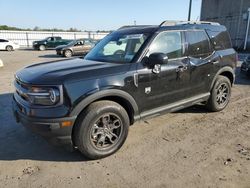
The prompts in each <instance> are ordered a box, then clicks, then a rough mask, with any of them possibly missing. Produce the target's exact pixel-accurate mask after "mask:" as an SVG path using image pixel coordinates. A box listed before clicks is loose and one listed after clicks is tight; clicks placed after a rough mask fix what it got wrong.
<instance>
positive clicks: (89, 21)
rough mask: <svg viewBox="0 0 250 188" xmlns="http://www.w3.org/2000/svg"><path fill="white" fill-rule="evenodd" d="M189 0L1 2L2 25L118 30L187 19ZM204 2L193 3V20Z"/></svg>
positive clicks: (195, 0)
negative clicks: (135, 25)
mask: <svg viewBox="0 0 250 188" xmlns="http://www.w3.org/2000/svg"><path fill="white" fill-rule="evenodd" d="M188 6H189V0H88V1H85V0H0V25H9V26H16V27H20V28H34V27H35V26H38V27H40V28H60V29H69V28H71V27H73V28H77V29H81V30H114V29H117V28H119V27H120V26H122V25H128V24H134V21H135V20H136V23H137V24H160V22H162V21H163V20H187V16H188ZM200 7H201V0H193V6H192V20H197V19H199V17H200Z"/></svg>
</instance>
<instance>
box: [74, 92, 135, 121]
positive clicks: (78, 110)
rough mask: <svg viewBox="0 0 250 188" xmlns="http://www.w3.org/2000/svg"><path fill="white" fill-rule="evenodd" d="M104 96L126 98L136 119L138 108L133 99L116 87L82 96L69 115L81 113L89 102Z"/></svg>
mask: <svg viewBox="0 0 250 188" xmlns="http://www.w3.org/2000/svg"><path fill="white" fill-rule="evenodd" d="M104 97H120V98H122V99H124V100H126V101H127V102H129V104H130V105H131V107H132V108H133V111H134V117H135V119H137V117H138V116H139V110H138V106H137V103H136V101H135V99H134V98H133V97H132V96H131V95H130V94H129V93H127V92H125V91H122V90H118V89H108V90H102V91H98V92H96V93H94V94H92V95H90V96H88V97H86V98H84V99H83V100H82V101H81V102H79V103H78V104H77V105H76V106H75V107H74V109H73V110H72V111H71V113H70V116H78V115H79V114H80V113H81V111H82V110H83V109H84V108H86V107H87V106H88V105H89V104H91V103H92V102H94V101H96V100H98V99H101V98H104Z"/></svg>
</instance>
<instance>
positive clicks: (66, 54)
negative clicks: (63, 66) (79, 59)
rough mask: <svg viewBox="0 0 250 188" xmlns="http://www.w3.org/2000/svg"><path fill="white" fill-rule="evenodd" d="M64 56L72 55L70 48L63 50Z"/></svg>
mask: <svg viewBox="0 0 250 188" xmlns="http://www.w3.org/2000/svg"><path fill="white" fill-rule="evenodd" d="M63 55H64V57H72V55H73V54H72V51H71V50H65V51H64V52H63Z"/></svg>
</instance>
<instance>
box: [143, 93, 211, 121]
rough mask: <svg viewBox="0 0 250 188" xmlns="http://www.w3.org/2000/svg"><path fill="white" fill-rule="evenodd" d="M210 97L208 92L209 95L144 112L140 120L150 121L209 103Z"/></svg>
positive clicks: (197, 96) (205, 94)
mask: <svg viewBox="0 0 250 188" xmlns="http://www.w3.org/2000/svg"><path fill="white" fill-rule="evenodd" d="M209 96H210V93H209V92H208V93H204V94H201V95H196V96H194V97H191V98H188V99H184V100H181V101H178V102H175V103H171V104H168V105H165V106H161V107H158V108H154V109H152V110H148V111H145V112H142V113H141V114H140V119H149V118H152V117H155V116H159V115H162V114H165V113H168V112H175V111H178V110H181V109H183V108H187V107H190V106H193V105H195V104H198V103H201V102H204V101H207V100H208V99H209Z"/></svg>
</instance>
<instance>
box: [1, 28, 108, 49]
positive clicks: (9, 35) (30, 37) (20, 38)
mask: <svg viewBox="0 0 250 188" xmlns="http://www.w3.org/2000/svg"><path fill="white" fill-rule="evenodd" d="M107 34H109V33H108V32H107V33H106V32H93V31H90V32H53V31H9V30H0V39H8V40H11V41H13V42H17V43H18V44H19V45H20V46H21V47H32V42H33V41H35V40H41V39H44V38H46V37H51V36H60V37H62V38H63V39H72V40H74V39H79V38H92V39H102V38H103V37H105V36H106V35H107Z"/></svg>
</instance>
